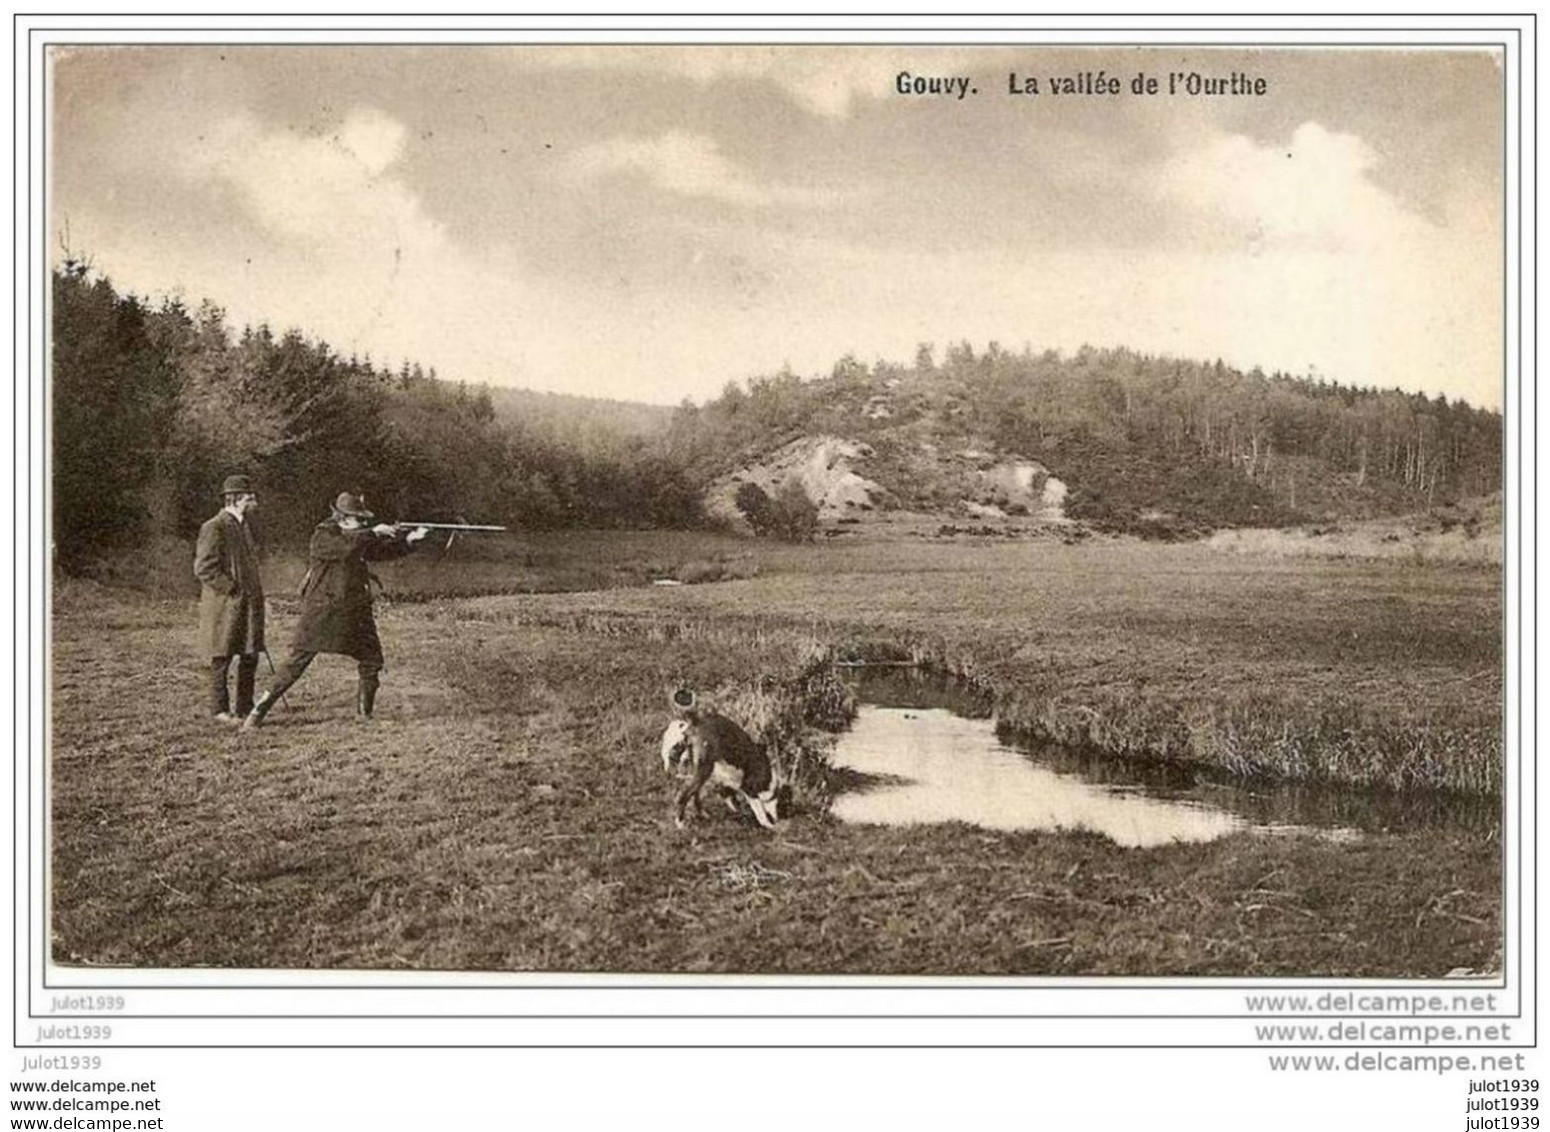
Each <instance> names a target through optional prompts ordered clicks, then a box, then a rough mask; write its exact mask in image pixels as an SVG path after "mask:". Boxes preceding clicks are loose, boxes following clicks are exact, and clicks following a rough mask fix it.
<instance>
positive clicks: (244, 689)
mask: <svg viewBox="0 0 1550 1132" xmlns="http://www.w3.org/2000/svg"><path fill="white" fill-rule="evenodd" d="M257 676H258V654H257V653H244V654H243V655H241V656H239V657H238V658H237V707H236V714H237V718H238V719H243V718H245V717H246V716H247V715H248V714H249V713H250V712H251V711H252V710H253V683H254V679H255V678H256V677H257Z"/></svg>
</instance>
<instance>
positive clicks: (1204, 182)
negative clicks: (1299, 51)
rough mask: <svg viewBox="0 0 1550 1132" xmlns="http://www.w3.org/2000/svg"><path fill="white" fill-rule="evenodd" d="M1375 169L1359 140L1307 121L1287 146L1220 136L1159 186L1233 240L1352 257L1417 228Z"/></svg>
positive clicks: (1172, 166) (1162, 174) (1167, 166)
mask: <svg viewBox="0 0 1550 1132" xmlns="http://www.w3.org/2000/svg"><path fill="white" fill-rule="evenodd" d="M1377 165H1378V155H1377V154H1376V153H1375V152H1374V151H1373V149H1372V147H1370V146H1369V145H1368V144H1367V143H1366V142H1364V141H1363V140H1362V139H1361V138H1358V137H1356V136H1355V135H1352V134H1342V133H1336V132H1333V131H1331V130H1327V129H1325V128H1324V127H1323V126H1321V125H1319V124H1318V123H1317V122H1305V123H1303V124H1302V125H1301V126H1299V127H1297V129H1296V130H1295V131H1294V132H1293V134H1292V137H1291V140H1290V141H1288V142H1287V143H1285V144H1270V145H1261V144H1259V143H1257V142H1255V141H1253V140H1252V139H1250V138H1247V137H1243V136H1242V135H1238V134H1218V135H1216V136H1214V137H1212V138H1211V139H1210V140H1208V141H1207V142H1205V143H1204V144H1201V145H1197V146H1195V147H1193V148H1190V149H1188V150H1185V151H1182V152H1180V153H1178V154H1176V155H1175V156H1173V157H1172V158H1170V159H1169V160H1167V161H1166V162H1164V163H1163V165H1162V168H1161V169H1160V170H1159V171H1158V175H1157V177H1156V180H1155V182H1154V183H1155V185H1156V189H1157V192H1158V193H1159V195H1160V196H1161V197H1162V198H1163V199H1164V200H1165V201H1167V202H1171V203H1173V204H1174V205H1177V206H1181V207H1182V208H1183V209H1185V210H1186V211H1188V212H1192V213H1194V214H1195V215H1196V217H1197V219H1201V220H1204V221H1205V222H1206V223H1208V224H1212V225H1215V226H1216V227H1217V229H1218V230H1219V231H1221V232H1222V233H1224V235H1225V236H1226V237H1227V238H1229V239H1232V238H1240V239H1241V238H1245V237H1247V238H1249V239H1251V240H1252V241H1254V242H1257V243H1274V244H1280V245H1296V246H1299V247H1303V248H1318V249H1324V250H1328V251H1335V252H1339V251H1352V250H1357V249H1363V248H1370V247H1372V246H1374V245H1376V244H1380V243H1382V242H1384V241H1387V240H1391V239H1393V238H1394V237H1396V236H1398V235H1401V234H1405V233H1407V232H1412V231H1413V230H1414V229H1415V227H1416V225H1417V224H1418V223H1419V219H1418V218H1417V217H1414V216H1412V215H1411V214H1409V213H1407V212H1406V211H1405V210H1404V209H1403V208H1402V207H1400V205H1399V203H1398V202H1397V201H1396V200H1395V199H1394V198H1393V197H1391V196H1390V195H1389V194H1388V193H1386V192H1384V191H1383V190H1382V189H1381V188H1379V187H1378V186H1377V184H1375V183H1374V182H1373V181H1372V180H1371V178H1370V176H1369V174H1370V173H1371V172H1372V171H1373V170H1374V169H1375V168H1376V166H1377Z"/></svg>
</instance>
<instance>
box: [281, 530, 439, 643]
mask: <svg viewBox="0 0 1550 1132" xmlns="http://www.w3.org/2000/svg"><path fill="white" fill-rule="evenodd" d="M412 550H414V547H413V546H412V545H411V544H409V543H407V542H404V541H401V540H400V539H397V538H384V537H383V536H381V535H377V534H373V533H372V532H371V531H370V530H357V531H346V530H342V529H341V528H340V526H339V524H338V522H336V521H335V520H333V519H327V520H324V521H323V522H321V523H319V524H318V525H317V526H316V527H315V528H313V531H312V542H311V545H309V546H308V548H307V559H308V561H307V577H306V579H305V580H304V581H303V582H302V584H301V618H300V620H299V621H297V623H296V631H295V634H294V635H293V636H292V638H291V648H292V650H294V651H296V652H335V653H343V654H344V655H345V656H350V657H354V658H355V659H356V660H359V661H367V662H369V663H375V664H377V665H381V664H382V643H381V642H380V641H379V640H378V638H377V623H376V621H375V620H374V619H373V618H372V615H371V571H370V569H368V568H367V565H366V563H367V562H381V561H386V560H387V559H391V558H402V557H403V556H404V555H406V554H408V553H410V552H411V551H412Z"/></svg>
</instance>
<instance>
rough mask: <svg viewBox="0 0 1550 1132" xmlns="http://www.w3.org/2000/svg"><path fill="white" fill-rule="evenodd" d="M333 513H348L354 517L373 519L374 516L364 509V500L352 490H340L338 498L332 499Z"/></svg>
mask: <svg viewBox="0 0 1550 1132" xmlns="http://www.w3.org/2000/svg"><path fill="white" fill-rule="evenodd" d="M334 514H335V515H349V516H350V517H351V518H354V519H375V518H376V516H375V515H373V514H372V513H371V512H370V511H368V510H367V509H366V501H365V500H364V499H362V498H361V497H360V496H359V495H356V494H355V493H354V492H350V491H344V492H340V494H339V498H338V499H336V500H334Z"/></svg>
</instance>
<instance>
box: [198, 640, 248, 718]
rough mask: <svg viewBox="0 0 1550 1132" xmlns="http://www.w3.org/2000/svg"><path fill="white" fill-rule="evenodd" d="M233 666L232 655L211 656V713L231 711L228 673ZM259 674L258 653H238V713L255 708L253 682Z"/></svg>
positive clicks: (242, 713)
mask: <svg viewBox="0 0 1550 1132" xmlns="http://www.w3.org/2000/svg"><path fill="white" fill-rule="evenodd" d="M230 668H231V657H229V656H212V657H211V658H210V713H211V714H212V715H223V714H226V713H229V712H230V711H231V700H230V699H229V698H228V695H227V688H226V674H227V672H228V671H229V670H230ZM257 675H258V654H257V653H256V652H245V653H238V654H237V714H238V715H246V714H247V713H248V712H250V711H252V710H253V682H254V677H256V676H257Z"/></svg>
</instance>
